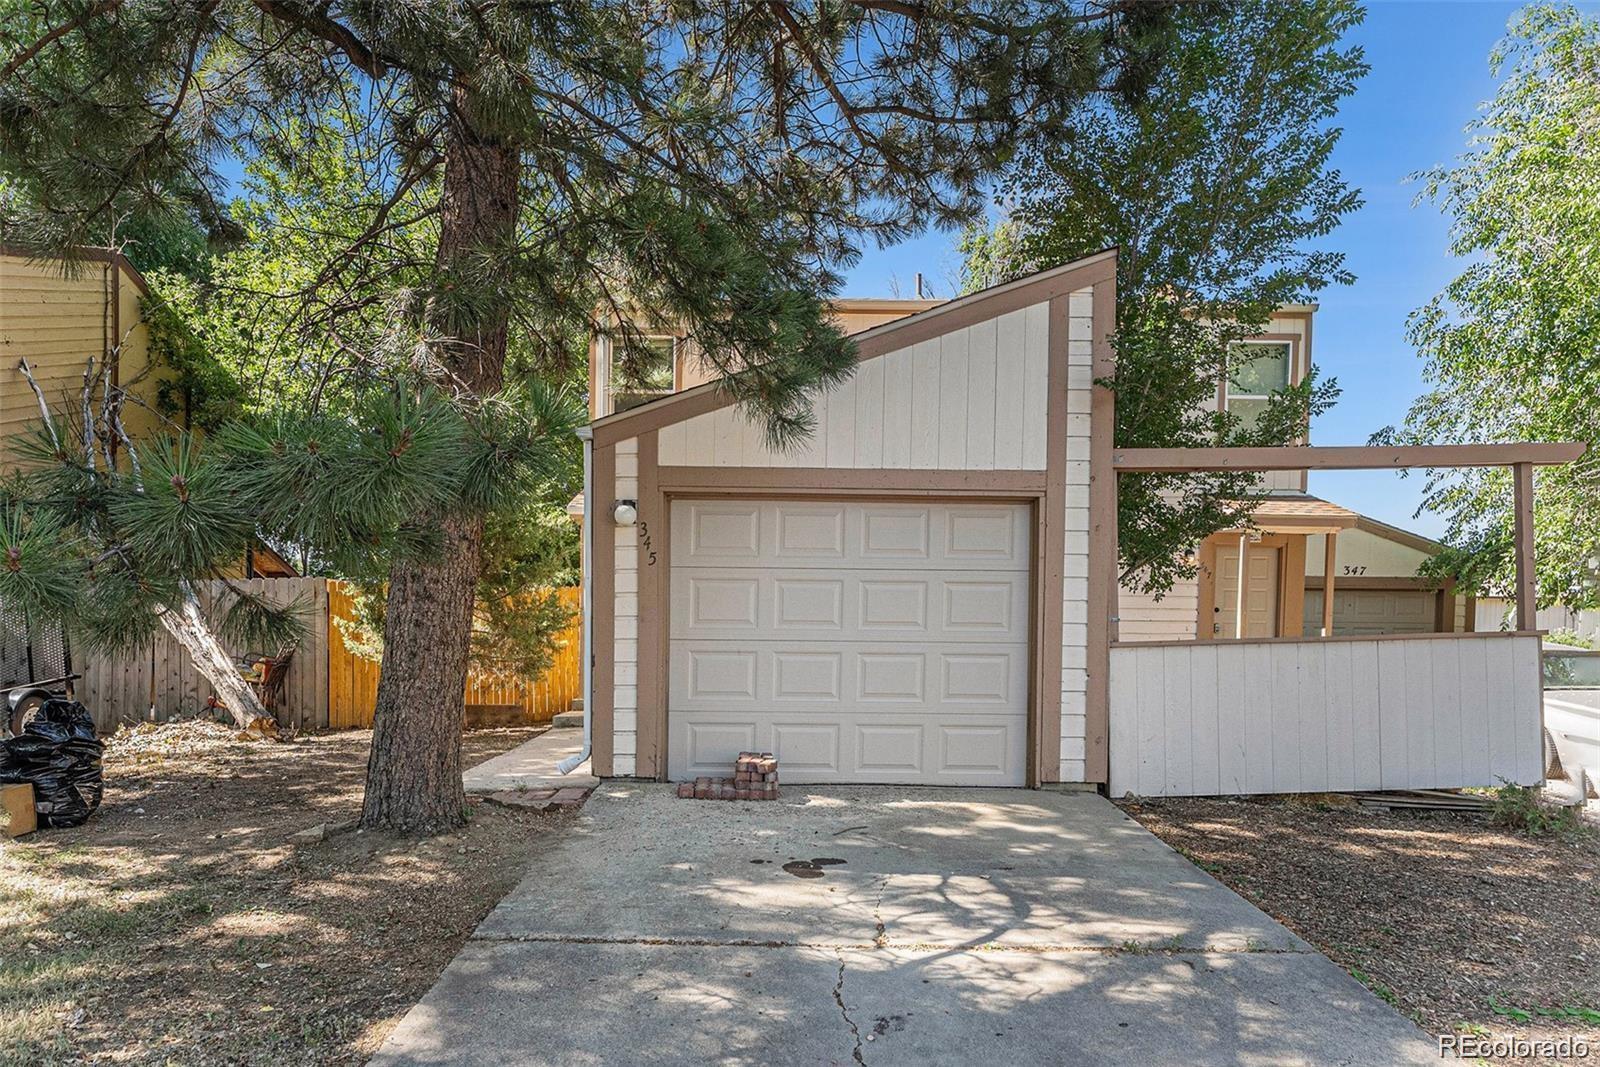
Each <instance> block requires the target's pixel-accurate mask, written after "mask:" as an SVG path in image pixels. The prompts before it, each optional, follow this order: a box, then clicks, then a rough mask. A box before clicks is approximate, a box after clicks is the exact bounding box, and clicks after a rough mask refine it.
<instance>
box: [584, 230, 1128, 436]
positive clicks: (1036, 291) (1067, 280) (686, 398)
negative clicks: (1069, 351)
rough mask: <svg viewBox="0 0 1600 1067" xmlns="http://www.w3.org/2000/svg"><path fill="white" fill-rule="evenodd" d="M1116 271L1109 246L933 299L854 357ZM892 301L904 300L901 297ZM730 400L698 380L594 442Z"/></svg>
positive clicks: (622, 416) (612, 422)
mask: <svg viewBox="0 0 1600 1067" xmlns="http://www.w3.org/2000/svg"><path fill="white" fill-rule="evenodd" d="M1116 272H1117V250H1116V249H1115V248H1108V249H1106V250H1105V251H1103V252H1096V253H1095V254H1094V255H1092V256H1085V257H1084V258H1083V259H1078V260H1074V261H1073V262H1071V263H1066V264H1063V265H1061V266H1059V267H1053V268H1051V269H1050V270H1044V271H1039V272H1038V273H1037V274H1030V275H1028V276H1027V277H1026V278H1018V279H1017V280H1015V281H1010V282H1004V283H1002V284H1000V285H995V286H991V287H989V288H988V289H981V290H979V291H978V292H976V293H969V294H968V295H966V296H961V297H956V298H955V299H954V300H946V301H941V302H936V303H935V304H934V306H932V307H929V308H928V309H927V310H925V311H919V312H917V313H916V314H914V315H909V316H907V317H906V318H903V319H896V320H895V321H894V322H887V323H884V324H883V325H881V326H874V327H873V328H872V329H870V330H863V331H862V332H861V333H858V334H855V335H854V336H853V337H852V338H851V339H852V340H853V341H854V342H855V344H856V359H857V362H860V361H864V360H868V359H874V358H876V357H878V356H881V355H885V354H886V353H889V352H893V351H897V350H899V349H902V348H907V347H909V346H911V345H914V344H916V343H917V342H919V341H925V340H928V339H929V338H932V337H938V336H940V335H942V334H946V333H950V332H951V331H953V330H959V329H962V328H964V327H966V326H970V325H971V324H972V323H974V322H982V321H984V320H986V319H991V318H994V317H996V316H998V315H1002V314H1004V313H1005V312H1007V311H1013V310H1016V309H1017V308H1022V307H1027V306H1029V305H1031V304H1038V303H1042V302H1044V301H1047V300H1049V299H1051V298H1052V297H1055V296H1060V295H1062V294H1065V293H1069V292H1072V291H1074V290H1077V289H1083V288H1087V287H1089V286H1092V285H1094V284H1096V283H1097V282H1102V281H1106V280H1109V279H1113V278H1115V277H1116ZM895 303H898V304H900V305H901V306H904V305H905V302H904V301H897V302H895ZM733 402H734V400H733V397H732V396H731V395H729V393H728V392H727V390H725V389H723V388H722V385H721V383H720V382H707V383H705V384H704V385H697V386H695V387H694V388H692V389H685V390H683V391H682V392H677V393H673V394H671V395H670V396H664V397H662V398H661V399H659V400H653V401H651V402H650V403H648V404H641V405H639V406H638V407H633V408H629V409H628V410H626V411H619V412H617V413H615V414H612V415H606V416H604V417H602V418H600V419H597V420H595V422H594V423H593V424H592V425H593V427H594V440H595V444H596V445H597V446H604V445H607V444H611V443H614V442H616V441H620V440H623V439H625V438H629V437H634V436H636V435H638V434H641V433H646V432H648V431H650V430H658V429H660V428H661V427H663V426H670V425H672V424H673V423H677V422H682V421H684V420H685V419H692V418H694V417H695V416H697V415H703V414H705V413H707V412H709V411H716V410H717V409H719V408H724V407H728V406H730V405H731V404H733Z"/></svg>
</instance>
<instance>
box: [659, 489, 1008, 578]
mask: <svg viewBox="0 0 1600 1067" xmlns="http://www.w3.org/2000/svg"><path fill="white" fill-rule="evenodd" d="M1029 515H1030V509H1029V508H1027V507H1026V506H1012V505H993V504H983V505H968V506H958V505H950V504H849V503H839V504H832V503H822V504H819V503H802V502H787V501H779V502H766V503H746V502H743V501H730V500H715V501H697V500H687V501H675V502H674V503H673V506H672V565H673V567H675V568H676V567H681V566H690V567H692V566H697V565H700V564H710V565H714V566H719V567H722V566H730V565H743V566H755V567H763V568H765V567H778V568H800V569H812V570H814V569H819V568H820V569H827V570H830V571H833V570H838V569H840V568H844V569H873V568H878V569H882V568H886V567H888V568H906V567H914V568H915V569H918V570H926V569H929V568H933V569H938V570H966V571H972V570H980V571H982V570H1002V571H1006V570H1019V569H1021V570H1026V569H1027V567H1028V554H1029V545H1030V540H1029V538H1030V522H1029Z"/></svg>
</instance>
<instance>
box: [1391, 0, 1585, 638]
mask: <svg viewBox="0 0 1600 1067" xmlns="http://www.w3.org/2000/svg"><path fill="white" fill-rule="evenodd" d="M1491 63H1492V66H1493V69H1494V71H1495V73H1496V75H1497V76H1498V77H1499V78H1500V85H1499V88H1498V90H1497V91H1496V93H1495V97H1494V99H1493V100H1491V101H1490V102H1489V103H1488V104H1487V105H1485V107H1484V109H1483V111H1482V114H1481V115H1480V116H1479V117H1478V118H1477V119H1475V120H1474V121H1473V122H1472V123H1471V124H1470V125H1469V126H1468V128H1467V133H1468V136H1469V146H1470V147H1469V149H1468V151H1467V152H1466V153H1465V154H1464V155H1463V156H1461V157H1460V159H1458V160H1457V161H1456V162H1455V164H1454V165H1452V166H1445V167H1437V168H1435V169H1433V170H1430V171H1427V172H1426V173H1424V174H1422V175H1421V176H1420V177H1421V179H1422V181H1423V196H1424V197H1426V198H1427V199H1431V200H1433V201H1434V202H1435V203H1437V204H1439V205H1440V206H1441V207H1442V208H1443V209H1444V211H1445V212H1446V213H1447V214H1449V215H1450V217H1451V220H1452V225H1451V237H1450V252H1451V254H1452V255H1455V256H1458V257H1460V258H1461V259H1463V260H1464V261H1465V262H1466V264H1467V265H1466V267H1465V268H1464V269H1463V270H1462V271H1461V273H1460V274H1459V275H1457V276H1456V277H1455V278H1454V279H1452V280H1451V281H1450V283H1449V284H1448V285H1446V286H1445V288H1444V290H1443V291H1442V292H1440V293H1439V295H1438V296H1436V297H1435V298H1434V299H1433V300H1431V301H1429V302H1428V303H1427V304H1426V305H1425V306H1423V307H1422V308H1420V309H1418V310H1417V311H1416V312H1415V313H1413V314H1412V316H1411V319H1410V321H1409V324H1408V332H1409V338H1410V340H1411V343H1412V344H1413V345H1415V346H1416V348H1417V350H1418V353H1419V354H1420V355H1421V356H1422V358H1423V359H1424V360H1425V361H1426V363H1425V366H1424V371H1423V374H1424V377H1425V378H1426V379H1427V381H1428V382H1429V385H1430V388H1429V390H1428V392H1427V393H1425V394H1424V395H1423V396H1422V397H1420V398H1419V399H1418V400H1417V401H1416V402H1415V403H1414V404H1413V405H1412V407H1411V410H1410V412H1409V413H1408V414H1407V416H1406V420H1405V423H1404V425H1403V426H1401V427H1400V428H1399V429H1398V430H1395V429H1391V430H1389V431H1386V432H1384V433H1383V434H1381V435H1379V436H1378V437H1377V440H1378V441H1380V442H1392V443H1396V444H1433V443H1441V442H1442V443H1473V442H1482V441H1516V440H1570V441H1583V442H1586V443H1588V444H1589V446H1590V447H1589V452H1588V454H1587V455H1585V456H1584V457H1583V458H1582V459H1581V460H1579V461H1578V462H1576V463H1573V464H1570V465H1568V466H1566V467H1557V468H1545V469H1542V470H1540V471H1539V474H1538V477H1537V479H1536V480H1535V490H1534V500H1535V507H1534V534H1535V538H1536V541H1537V545H1538V551H1537V553H1536V555H1535V577H1536V581H1537V587H1538V596H1539V601H1540V603H1553V602H1561V603H1565V604H1569V605H1571V606H1573V607H1577V608H1584V607H1593V606H1595V605H1596V604H1600V588H1597V585H1596V575H1597V574H1600V524H1597V523H1596V522H1595V521H1594V514H1595V508H1596V505H1597V503H1600V489H1597V486H1600V453H1597V450H1596V449H1595V444H1596V443H1597V442H1600V421H1597V420H1596V418H1595V412H1596V411H1597V410H1600V362H1597V361H1596V360H1595V352H1596V351H1597V350H1600V257H1596V256H1595V255H1594V254H1593V245H1594V234H1595V233H1596V231H1597V230H1600V195H1597V190H1600V127H1597V126H1596V123H1595V116H1596V115H1600V17H1596V16H1595V15H1593V14H1592V13H1583V12H1580V11H1578V10H1577V9H1575V8H1572V7H1569V6H1564V5H1563V6H1553V5H1547V4H1538V5H1534V6H1532V7H1529V8H1527V9H1526V10H1524V11H1523V12H1521V13H1520V14H1519V15H1518V16H1517V17H1516V18H1515V19H1514V20H1513V21H1512V24H1511V27H1510V32H1509V36H1508V37H1507V38H1506V39H1505V40H1504V41H1502V42H1501V43H1500V44H1499V45H1498V46H1497V47H1496V49H1495V51H1494V53H1493V55H1492V57H1491ZM1511 498H1512V488H1511V479H1510V477H1509V475H1508V474H1507V472H1505V471H1503V470H1478V471H1473V470H1462V471H1439V472H1432V473H1431V475H1430V477H1429V479H1428V482H1427V486H1426V494H1425V498H1424V507H1426V508H1428V509H1429V510H1432V511H1435V512H1438V513H1440V514H1442V515H1444V516H1446V517H1447V519H1448V522H1447V523H1446V526H1447V529H1448V530H1449V533H1448V534H1447V537H1446V540H1447V542H1448V543H1449V544H1450V545H1451V546H1452V547H1453V548H1454V549H1456V550H1457V551H1456V553H1455V554H1454V555H1452V557H1451V558H1450V560H1449V561H1447V562H1449V563H1450V564H1452V565H1453V566H1454V568H1455V569H1454V570H1453V571H1451V572H1449V573H1450V575H1451V576H1453V577H1456V578H1457V579H1458V581H1459V582H1460V585H1461V588H1462V590H1463V591H1464V592H1473V593H1478V594H1503V593H1506V592H1508V591H1509V590H1510V589H1511V588H1512V586H1513V581H1514V578H1513V576H1514V572H1515V553H1514V551H1513V547H1512V540H1513V537H1512V534H1513V529H1512V527H1513V522H1512V508H1511Z"/></svg>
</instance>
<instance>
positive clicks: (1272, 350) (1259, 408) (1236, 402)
mask: <svg viewBox="0 0 1600 1067" xmlns="http://www.w3.org/2000/svg"><path fill="white" fill-rule="evenodd" d="M1233 354H1234V366H1233V373H1232V374H1231V375H1230V376H1229V377H1228V387H1227V390H1226V395H1225V397H1224V404H1225V406H1226V408H1227V410H1228V411H1230V412H1232V413H1233V414H1234V415H1236V416H1237V417H1238V419H1239V428H1240V429H1241V430H1249V429H1253V428H1254V427H1255V424H1256V420H1257V419H1259V418H1261V413H1262V412H1263V411H1265V410H1266V409H1267V401H1268V399H1269V398H1270V397H1271V396H1272V394H1273V393H1276V392H1281V391H1282V390H1284V389H1287V388H1289V374H1290V368H1291V367H1292V366H1293V358H1292V357H1293V350H1292V348H1291V347H1290V345H1289V342H1287V341H1244V342H1241V343H1240V344H1237V345H1235V346H1234V348H1233Z"/></svg>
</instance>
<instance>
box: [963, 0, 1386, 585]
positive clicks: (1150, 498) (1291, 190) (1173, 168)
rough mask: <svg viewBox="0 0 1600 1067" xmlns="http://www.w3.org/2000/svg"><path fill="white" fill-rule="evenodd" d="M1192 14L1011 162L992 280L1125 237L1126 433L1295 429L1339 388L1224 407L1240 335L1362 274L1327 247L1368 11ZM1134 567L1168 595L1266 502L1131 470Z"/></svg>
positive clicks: (1310, 387) (991, 244)
mask: <svg viewBox="0 0 1600 1067" xmlns="http://www.w3.org/2000/svg"><path fill="white" fill-rule="evenodd" d="M1221 10H1222V13H1221V14H1220V16H1219V15H1218V14H1217V9H1214V8H1208V7H1206V6H1204V5H1202V6H1198V7H1189V8H1182V9H1180V10H1179V11H1178V12H1177V13H1176V15H1175V18H1174V23H1173V25H1172V27H1171V28H1170V30H1169V37H1168V39H1167V40H1166V42H1165V45H1164V51H1163V53H1162V54H1163V58H1164V63H1163V64H1162V65H1161V66H1160V68H1159V70H1157V71H1156V72H1155V73H1154V74H1153V76H1152V79H1151V81H1150V83H1149V85H1148V92H1147V94H1146V95H1144V96H1142V97H1140V98H1137V99H1136V100H1134V101H1131V102H1130V101H1126V100H1115V99H1111V100H1105V101H1102V102H1101V103H1100V104H1099V105H1098V108H1097V111H1096V114H1095V118H1094V121H1092V122H1091V121H1086V122H1083V123H1081V124H1079V125H1078V126H1076V127H1075V128H1074V129H1073V130H1072V131H1070V133H1068V134H1067V135H1065V136H1063V137H1062V138H1061V139H1060V140H1059V141H1056V142H1052V143H1049V144H1043V145H1036V146H1030V147H1029V149H1028V150H1026V151H1024V152H1023V154H1022V155H1021V156H1020V157H1019V159H1018V161H1017V163H1016V164H1015V166H1013V167H1012V168H1011V170H1010V171H1009V172H1008V175H1007V178H1006V181H1005V183H1004V185H1003V188H1002V195H1001V198H1000V203H1001V204H1002V205H1003V207H1004V208H1005V211H1006V216H1005V218H1004V219H1003V220H1002V221H1001V222H1000V223H999V225H997V226H996V227H994V228H993V229H991V230H988V231H975V232H969V233H968V235H967V237H966V239H965V242H964V250H965V252H966V255H967V260H966V267H965V284H966V286H967V288H969V289H976V288H980V287H983V286H986V285H991V284H995V283H997V282H1000V281H1004V280H1006V279H1009V278H1013V277H1017V276H1020V275H1023V274H1026V273H1029V272H1031V271H1035V270H1039V269H1043V268H1047V267H1052V266H1056V265H1059V264H1061V263H1065V262H1068V261H1070V260H1072V259H1075V258H1078V257H1081V256H1084V255H1088V254H1091V253H1093V252H1096V251H1098V250H1100V249H1102V248H1106V247H1108V246H1112V245H1115V246H1117V248H1118V272H1119V273H1118V278H1117V336H1116V338H1115V344H1116V351H1117V361H1118V367H1117V373H1116V376H1115V379H1114V380H1113V381H1112V382H1111V383H1110V384H1111V385H1112V386H1113V388H1114V389H1115V390H1116V395H1117V419H1116V443H1117V445H1118V446H1121V447H1144V446H1166V447H1175V446H1176V447H1197V446H1205V445H1212V444H1216V443H1219V442H1221V443H1224V444H1231V445H1277V444H1286V443H1290V442H1293V441H1295V440H1297V439H1300V438H1302V437H1303V436H1304V433H1305V427H1306V425H1307V423H1308V420H1309V419H1310V417H1311V416H1313V415H1315V414H1316V413H1317V412H1319V411H1321V410H1323V409H1324V408H1325V407H1326V406H1327V405H1328V404H1330V403H1331V402H1332V401H1333V399H1334V397H1335V396H1336V395H1337V389H1336V387H1335V386H1334V384H1333V383H1332V382H1324V381H1321V380H1320V379H1317V378H1312V379H1308V381H1307V382H1305V383H1303V384H1302V385H1301V386H1300V387H1298V388H1293V389H1290V390H1287V391H1283V392H1280V393H1279V394H1278V395H1276V396H1275V397H1274V398H1273V400H1272V401H1271V403H1270V406H1269V408H1268V410H1267V412H1266V413H1265V414H1264V415H1263V416H1262V417H1261V418H1260V419H1259V420H1258V421H1256V422H1255V423H1254V424H1253V425H1245V424H1243V423H1241V421H1240V420H1239V419H1238V418H1237V417H1235V416H1233V415H1230V414H1228V413H1225V412H1218V411H1217V410H1216V408H1217V405H1216V401H1215V398H1216V396H1217V391H1218V386H1219V384H1220V383H1221V381H1222V380H1223V379H1224V378H1226V377H1227V376H1228V375H1229V374H1231V373H1232V372H1233V371H1234V370H1236V369H1237V367H1238V366H1239V359H1238V357H1237V356H1236V355H1234V354H1233V344H1234V342H1236V341H1237V340H1239V339H1240V338H1243V337H1248V336H1250V335H1252V334H1256V333H1259V332H1261V330H1262V328H1263V327H1264V326H1265V324H1266V323H1267V321H1268V319H1269V317H1270V316H1271V314H1272V312H1273V310H1274V309H1276V308H1277V307H1279V306H1280V305H1282V304H1286V303H1292V302H1295V301H1299V300H1304V299H1306V298H1307V297H1308V296H1309V295H1310V294H1312V293H1314V292H1316V291H1317V290H1319V289H1321V288H1323V287H1324V286H1326V285H1329V284H1336V283H1345V282H1348V281H1349V280H1350V276H1349V274H1348V272H1347V271H1346V270H1345V269H1344V266H1343V259H1342V257H1341V256H1340V255H1339V254H1337V253H1335V252H1331V251H1327V250H1324V249H1322V248H1321V247H1319V242H1320V239H1322V238H1325V237H1326V236H1327V235H1328V234H1329V233H1330V232H1331V231H1332V230H1333V229H1334V227H1335V226H1337V225H1338V222H1339V220H1340V219H1341V218H1342V217H1343V216H1344V215H1345V214H1347V213H1348V212H1350V211H1352V210H1354V209H1355V208H1356V207H1357V206H1359V203H1360V201H1359V198H1358V196H1357V194H1356V192H1355V191H1354V190H1352V189H1350V188H1349V187H1348V186H1347V185H1346V184H1345V182H1344V181H1343V179H1342V178H1341V177H1340V175H1339V173H1338V172H1337V171H1335V170H1333V169H1332V168H1331V167H1330V165H1329V158H1330V155H1331V153H1332V151H1333V148H1334V145H1335V144H1336V143H1337V141H1338V137H1339V130H1338V129H1337V128H1335V127H1333V126H1332V125H1331V121H1332V119H1333V116H1334V115H1335V113H1336V111H1337V108H1338V105H1339V102H1340V100H1342V99H1343V98H1344V97H1345V96H1347V95H1349V94H1350V93H1351V92H1352V91H1353V89H1354V87H1355V83H1356V80H1357V79H1358V78H1359V77H1360V76H1361V74H1362V73H1364V71H1365V69H1366V67H1365V64H1364V63H1363V61H1362V56H1361V52H1360V50H1359V49H1358V48H1353V47H1346V46H1343V45H1342V43H1341V39H1342V37H1343V35H1344V34H1345V33H1346V32H1347V31H1348V30H1350V28H1351V27H1353V26H1355V25H1356V24H1357V23H1358V22H1359V21H1360V20H1361V17H1362V13H1361V9H1360V8H1359V7H1358V6H1356V5H1355V4H1354V3H1350V2H1346V0H1321V2H1316V3H1307V4H1241V5H1233V6H1226V7H1225V8H1223V9H1221ZM1121 486H1122V490H1121V497H1120V502H1119V534H1120V541H1121V564H1122V567H1123V568H1124V572H1125V579H1126V580H1127V581H1128V582H1129V584H1130V585H1133V586H1137V587H1140V588H1143V589H1146V590H1150V591H1154V592H1157V593H1160V592H1164V591H1165V590H1167V589H1169V588H1170V587H1171V585H1172V583H1173V582H1174V581H1175V580H1177V579H1179V578H1182V577H1186V576H1188V575H1190V574H1192V573H1193V565H1192V563H1188V562H1185V560H1184V557H1183V554H1184V553H1185V551H1186V550H1188V549H1191V548H1192V547H1193V546H1194V545H1195V544H1196V543H1198V542H1199V541H1200V540H1202V539H1204V538H1205V537H1206V536H1208V535H1209V534H1211V533H1213V532H1215V531H1216V530H1219V529H1224V528H1228V527H1230V526H1233V525H1236V524H1237V523H1238V522H1239V521H1240V520H1241V519H1242V518H1243V517H1244V516H1246V515H1248V514H1249V512H1250V510H1251V505H1252V502H1253V501H1254V500H1256V499H1258V498H1259V494H1260V490H1259V488H1258V485H1257V482H1256V479H1255V478H1254V477H1252V476H1249V475H1240V474H1207V475H1194V476H1171V475H1160V476H1156V475H1147V476H1136V477H1135V476H1130V477H1124V478H1122V479H1121Z"/></svg>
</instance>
